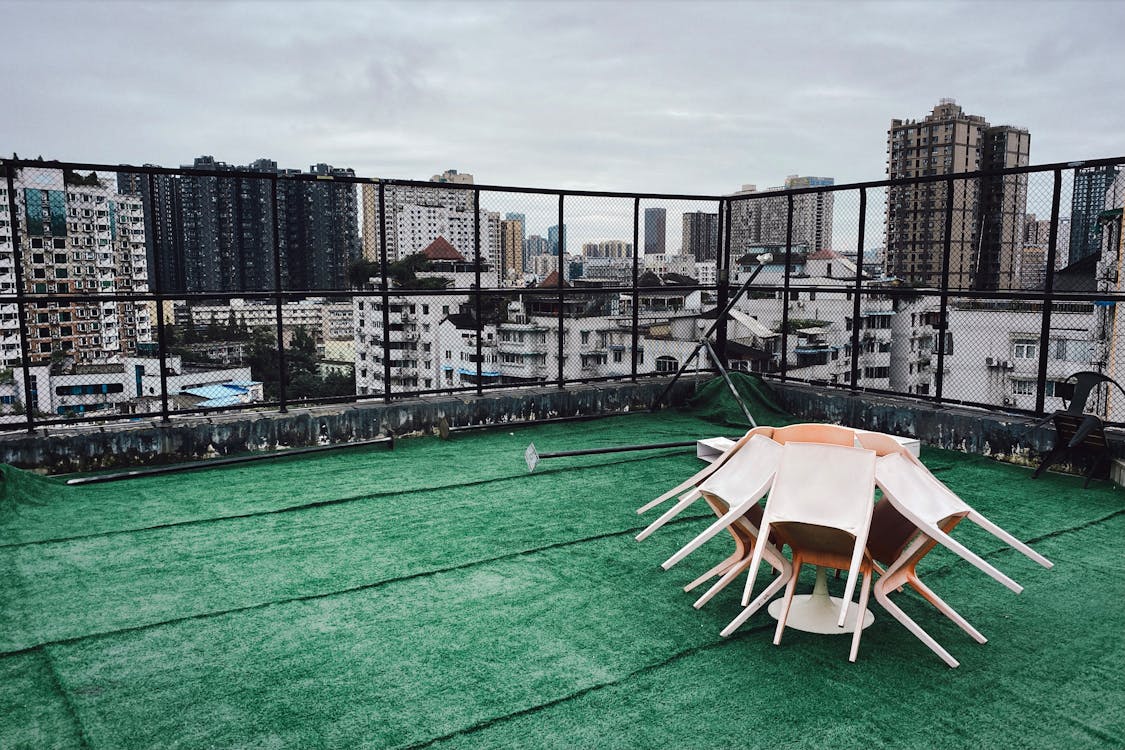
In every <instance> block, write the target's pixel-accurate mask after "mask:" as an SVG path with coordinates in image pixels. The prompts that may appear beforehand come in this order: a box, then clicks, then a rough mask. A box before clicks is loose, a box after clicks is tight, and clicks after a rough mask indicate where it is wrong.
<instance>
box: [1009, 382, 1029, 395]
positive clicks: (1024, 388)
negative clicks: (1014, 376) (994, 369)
mask: <svg viewBox="0 0 1125 750" xmlns="http://www.w3.org/2000/svg"><path fill="white" fill-rule="evenodd" d="M1012 393H1014V394H1015V395H1017V396H1032V395H1035V381H1034V380H1013V381H1012Z"/></svg>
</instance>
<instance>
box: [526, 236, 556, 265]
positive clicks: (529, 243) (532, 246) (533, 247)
mask: <svg viewBox="0 0 1125 750" xmlns="http://www.w3.org/2000/svg"><path fill="white" fill-rule="evenodd" d="M550 254H551V243H550V242H549V241H548V240H547V238H546V237H544V236H542V235H539V234H529V235H528V236H527V239H526V240H524V241H523V257H524V258H525V259H526V260H525V262H524V266H523V267H524V268H525V269H528V270H530V269H531V264H532V261H533V260H534V259H535V258H537V257H538V256H540V255H550Z"/></svg>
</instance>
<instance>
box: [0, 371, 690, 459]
mask: <svg viewBox="0 0 1125 750" xmlns="http://www.w3.org/2000/svg"><path fill="white" fill-rule="evenodd" d="M666 383H667V380H666V379H663V378H662V379H660V380H645V381H640V382H637V383H605V384H597V385H574V386H569V387H568V388H566V389H565V390H560V389H558V388H527V389H520V390H515V391H505V392H502V393H491V394H489V393H486V394H485V395H483V396H480V397H477V396H471V395H465V396H434V397H423V398H417V399H410V400H403V401H395V402H392V403H390V404H383V403H377V402H367V403H358V404H345V405H338V406H318V407H314V408H309V409H291V410H290V411H289V412H288V413H286V414H280V413H278V412H258V413H248V412H227V413H223V414H215V415H212V416H207V417H203V416H195V417H184V418H174V419H172V421H170V422H169V423H167V424H161V423H160V422H159V421H152V420H145V421H143V422H136V423H124V424H120V425H109V426H105V427H99V426H82V427H65V428H41V429H38V430H36V431H35V432H34V433H33V434H28V433H13V434H9V435H0V462H2V463H8V464H11V465H13V466H18V467H20V468H25V469H34V470H36V471H41V472H45V473H48V474H60V473H66V472H74V471H92V470H97V469H109V468H130V467H138V466H148V465H156V464H172V463H182V462H185V461H194V460H198V459H205V458H214V457H216V456H226V455H234V454H240V453H246V452H257V451H272V450H277V449H284V448H296V447H305V446H316V445H335V444H346V443H352V442H358V441H361V440H369V439H371V438H376V437H381V436H385V435H390V434H394V435H405V434H409V433H415V432H423V431H429V430H432V429H434V428H435V427H436V426H437V425H438V423H439V422H440V421H441V419H442V418H444V419H445V420H446V421H447V423H448V424H449V426H450V427H459V426H468V425H489V424H501V423H506V422H521V421H527V420H535V419H549V418H557V417H574V416H588V415H609V414H619V413H622V412H627V411H631V410H636V409H644V408H648V405H649V404H651V403H652V401H653V399H654V398H655V397H656V396H657V395H658V394H659V393H660V391H661V390H662V389H663V388H664V385H665V384H666ZM691 391H692V384H691V383H690V382H688V381H682V382H681V383H678V384H677V386H676V388H675V389H674V390H673V392H672V393H671V394H670V395H669V397H668V398H667V399H666V401H665V403H668V404H678V403H682V401H683V399H685V398H687V397H688V396H690V395H691Z"/></svg>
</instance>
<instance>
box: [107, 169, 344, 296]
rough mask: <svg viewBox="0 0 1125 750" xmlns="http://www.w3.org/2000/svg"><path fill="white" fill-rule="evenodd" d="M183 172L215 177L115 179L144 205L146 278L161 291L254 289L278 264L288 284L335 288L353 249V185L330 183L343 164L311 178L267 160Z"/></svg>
mask: <svg viewBox="0 0 1125 750" xmlns="http://www.w3.org/2000/svg"><path fill="white" fill-rule="evenodd" d="M184 169H199V170H207V171H212V172H218V173H219V174H218V175H198V174H185V175H152V176H151V178H149V177H146V176H144V175H121V176H119V178H118V184H119V187H120V188H121V189H123V190H125V191H127V192H128V193H129V194H131V195H133V196H136V197H137V198H138V199H139V200H141V201H142V202H143V204H144V207H145V227H146V237H147V253H148V258H149V260H150V262H151V269H152V279H151V280H152V282H153V284H154V285H155V284H156V282H157V280H159V287H160V289H161V290H162V291H165V292H177V291H188V292H242V291H263V290H267V289H273V288H274V286H275V284H276V278H275V277H276V274H277V272H278V270H280V273H281V282H282V286H283V287H285V288H288V289H342V288H344V286H345V279H346V275H347V269H348V266H349V265H350V263H351V262H352V261H353V260H355V259H356V258H357V257H358V256H359V253H360V238H359V226H358V220H359V206H358V201H357V198H356V191H355V186H354V184H353V183H351V182H343V181H341V182H335V180H336V179H337V178H350V177H354V176H355V173H354V172H353V171H352V170H351V169H337V168H334V167H332V166H331V165H328V164H317V165H314V166H312V167H310V168H309V172H308V174H315V175H316V176H317V177H318V179H317V180H305V179H292V178H293V177H294V176H296V175H300V174H302V173H301V172H300V170H292V169H286V170H279V169H278V167H277V162H275V161H273V160H271V159H258V160H256V161H254V162H252V163H251V164H250V165H248V166H242V167H235V166H232V165H229V164H226V163H224V162H221V161H217V160H216V159H215V158H214V157H211V156H201V157H198V158H197V159H195V161H194V163H193V164H192V165H191V166H190V167H188V166H185V167H184ZM224 172H230V173H231V175H230V176H226V175H224V174H222V173H224ZM236 172H237V173H239V174H234V173H236ZM246 172H256V173H260V174H261V175H262V176H261V177H254V176H247V175H246V174H245V173H246ZM275 178H276V179H277V201H276V206H275V203H274V196H273V181H274V179H275ZM150 181H151V190H150V187H149V183H150ZM275 235H276V239H275ZM278 265H280V269H278V268H277V266H278Z"/></svg>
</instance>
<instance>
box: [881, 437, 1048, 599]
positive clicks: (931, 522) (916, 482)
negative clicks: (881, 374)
mask: <svg viewBox="0 0 1125 750" xmlns="http://www.w3.org/2000/svg"><path fill="white" fill-rule="evenodd" d="M875 480H876V482H877V483H878V485H879V488H880V489H882V490H883V494H884V495H886V497H887V499H888V500H890V501H891V503H893V504H894V506H895V509H896V510H898V512H899V513H901V514H902V515H903V516H905V517H906V518H907V519H909V520H910V522H911V523H913V524H914V525H915V526H917V527H918V529H919V531H921V532H922V533H923V534H925V535H926V536H928V537H930V538H931V539H933V540H935V541H936V542H937V543H938V544H940V545H942V546H943V547H945V548H947V549H948V550H950V551H951V552H953V553H954V554H956V555H957V556H959V557H961V558H962V559H963V560H965V561H966V562H969V563H971V564H972V565H974V566H976V567H977V568H979V569H980V570H982V571H983V572H984V573H986V574H987V575H988V576H990V577H991V578H993V579H995V580H996V581H998V582H1000V583H1002V584H1003V585H1004V586H1007V587H1008V588H1009V589H1011V590H1012V591H1014V592H1016V593H1017V594H1018V593H1020V592H1021V591H1023V587H1022V586H1020V585H1019V584H1018V583H1016V582H1015V581H1013V580H1012V579H1011V578H1009V577H1008V576H1007V575H1005V574H1004V573H1002V572H1000V571H999V570H998V569H997V568H996V567H994V566H993V565H990V564H989V563H987V562H985V561H984V560H983V559H981V557H980V556H979V555H977V554H976V553H974V552H973V551H972V550H970V549H968V548H967V547H965V545H963V544H961V543H960V542H959V541H957V540H956V539H954V538H953V537H951V536H950V535H949V534H948V533H947V532H946V531H945V530H943V529H942V524H943V523H945V522H946V521H947V520H949V519H951V518H954V517H956V518H957V519H958V520H960V519H963V518H967V519H969V520H970V521H972V522H973V523H976V524H977V525H978V526H980V527H981V528H983V529H984V530H985V531H987V532H989V533H990V534H992V535H993V536H995V537H996V538H997V539H1000V540H1001V541H1003V542H1005V543H1006V544H1008V545H1009V546H1011V547H1012V548H1013V549H1016V550H1017V551H1019V552H1021V553H1022V554H1024V555H1026V556H1027V557H1029V558H1031V559H1032V560H1034V561H1035V562H1037V563H1039V564H1040V565H1042V566H1043V567H1045V568H1050V567H1052V566H1053V565H1054V563H1052V562H1051V561H1050V560H1048V559H1047V558H1046V557H1044V556H1043V555H1041V554H1039V553H1038V552H1036V551H1035V550H1033V549H1032V548H1031V547H1029V546H1027V545H1026V544H1024V543H1023V542H1021V541H1020V540H1019V539H1016V538H1015V537H1014V536H1012V535H1011V534H1009V533H1008V532H1007V531H1005V530H1004V529H1002V528H1000V527H999V526H997V525H996V524H994V523H992V522H991V521H989V520H988V519H987V518H985V517H984V516H983V515H981V514H980V513H978V512H977V511H976V510H975V509H973V507H972V506H970V505H969V504H968V503H966V502H965V501H964V500H962V499H961V498H959V497H958V496H957V495H956V494H954V493H953V491H952V490H950V489H949V488H948V487H946V486H945V485H944V484H942V482H941V481H940V480H939V479H938V478H937V477H935V476H934V475H933V474H931V473H930V472H929V470H928V469H927V468H926V467H925V466H923V465H922V463H921V462H920V461H917V460H916V459H915V460H911V459H910V458H907V457H906V456H904V455H902V454H892V455H888V456H884V457H883V458H880V459H879V462H878V466H877V468H876V473H875Z"/></svg>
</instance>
